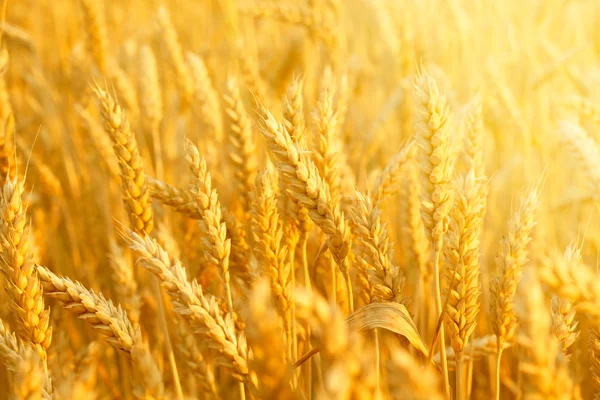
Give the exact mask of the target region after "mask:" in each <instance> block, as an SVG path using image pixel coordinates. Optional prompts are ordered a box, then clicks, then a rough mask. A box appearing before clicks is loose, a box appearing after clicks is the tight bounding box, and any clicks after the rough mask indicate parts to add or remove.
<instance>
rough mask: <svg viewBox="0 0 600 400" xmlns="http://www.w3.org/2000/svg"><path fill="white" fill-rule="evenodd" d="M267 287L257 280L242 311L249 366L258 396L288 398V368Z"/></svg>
mask: <svg viewBox="0 0 600 400" xmlns="http://www.w3.org/2000/svg"><path fill="white" fill-rule="evenodd" d="M269 286H270V284H269V282H268V280H261V281H259V282H257V283H256V284H255V286H254V288H253V289H252V293H251V294H250V299H249V302H248V304H249V307H248V308H247V309H246V312H245V314H246V317H245V320H246V321H247V327H246V336H247V337H248V344H249V345H250V346H251V348H252V354H253V359H252V361H251V362H250V366H251V367H252V369H253V370H254V371H256V375H257V378H258V381H259V382H260V386H259V388H258V390H259V397H261V398H282V396H283V397H287V396H290V395H292V392H291V388H290V385H289V379H290V377H291V366H290V364H289V360H288V359H287V357H286V343H285V335H284V334H283V332H284V330H283V329H282V325H283V323H282V321H281V319H280V317H279V315H278V313H277V311H276V308H275V307H274V306H273V304H272V302H271V291H270V290H269ZM265 338H269V340H265Z"/></svg>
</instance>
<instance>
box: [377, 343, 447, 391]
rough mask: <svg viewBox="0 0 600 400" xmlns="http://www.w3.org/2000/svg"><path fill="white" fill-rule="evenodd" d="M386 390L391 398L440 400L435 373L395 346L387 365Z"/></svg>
mask: <svg viewBox="0 0 600 400" xmlns="http://www.w3.org/2000/svg"><path fill="white" fill-rule="evenodd" d="M387 371H388V376H389V378H388V380H387V388H388V391H389V393H390V395H391V396H392V397H393V398H401V399H407V400H408V399H410V400H441V399H443V398H444V397H443V396H442V394H441V393H440V391H439V385H440V384H439V379H438V377H437V375H436V373H435V372H434V371H433V370H431V369H430V368H428V367H427V366H425V368H423V367H421V366H420V365H419V363H418V361H417V360H416V359H415V358H414V357H413V356H412V355H411V354H410V353H409V352H408V351H407V350H405V349H403V348H401V347H399V346H395V347H394V348H393V351H392V352H391V357H390V361H388V363H387Z"/></svg>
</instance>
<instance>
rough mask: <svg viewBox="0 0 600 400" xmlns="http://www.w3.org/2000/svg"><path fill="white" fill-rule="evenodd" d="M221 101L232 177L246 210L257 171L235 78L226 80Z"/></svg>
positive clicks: (250, 131) (249, 121)
mask: <svg viewBox="0 0 600 400" xmlns="http://www.w3.org/2000/svg"><path fill="white" fill-rule="evenodd" d="M223 99H224V102H225V114H226V115H227V118H228V121H229V130H230V133H229V135H228V138H229V143H230V145H231V147H232V148H233V151H232V152H230V153H229V159H230V160H231V163H232V164H233V167H234V176H235V180H236V182H237V186H238V192H239V194H240V195H241V198H242V207H243V208H244V209H248V205H249V204H250V199H249V196H250V193H251V192H252V184H253V182H254V177H255V176H256V169H257V161H256V156H255V150H256V149H255V145H254V141H253V137H252V122H251V120H250V117H249V116H248V114H247V113H246V110H245V108H244V103H243V101H242V97H241V93H240V87H239V84H238V81H237V79H236V78H233V77H230V78H229V79H228V80H227V84H226V92H225V95H224V97H223Z"/></svg>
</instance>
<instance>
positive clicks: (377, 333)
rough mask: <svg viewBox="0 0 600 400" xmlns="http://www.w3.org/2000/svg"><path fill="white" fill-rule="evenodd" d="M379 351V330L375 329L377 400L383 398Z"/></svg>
mask: <svg viewBox="0 0 600 400" xmlns="http://www.w3.org/2000/svg"><path fill="white" fill-rule="evenodd" d="M380 351H381V350H380V349H379V328H375V365H376V367H377V369H376V379H377V381H376V385H377V386H375V398H376V399H380V398H381V371H380V369H381V353H380Z"/></svg>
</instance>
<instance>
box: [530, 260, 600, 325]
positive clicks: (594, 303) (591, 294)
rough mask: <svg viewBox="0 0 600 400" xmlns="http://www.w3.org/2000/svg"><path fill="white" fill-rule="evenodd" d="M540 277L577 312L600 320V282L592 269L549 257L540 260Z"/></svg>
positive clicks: (577, 263) (581, 264) (580, 264)
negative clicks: (569, 302) (599, 306)
mask: <svg viewBox="0 0 600 400" xmlns="http://www.w3.org/2000/svg"><path fill="white" fill-rule="evenodd" d="M539 275H540V280H541V281H542V282H543V283H544V284H545V285H547V286H548V287H550V288H551V289H552V290H553V291H554V292H555V293H556V294H557V295H558V296H560V297H561V299H564V300H569V301H571V302H572V303H573V305H574V306H575V308H576V309H577V311H579V312H582V313H586V314H588V315H589V316H590V317H592V318H594V319H595V320H597V319H600V310H599V308H598V305H600V282H599V281H598V280H597V279H596V274H595V273H594V271H593V270H592V269H591V268H589V267H588V266H586V265H585V264H583V263H581V262H573V261H572V260H567V259H565V257H564V256H547V257H544V258H542V259H541V260H540V268H539Z"/></svg>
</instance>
